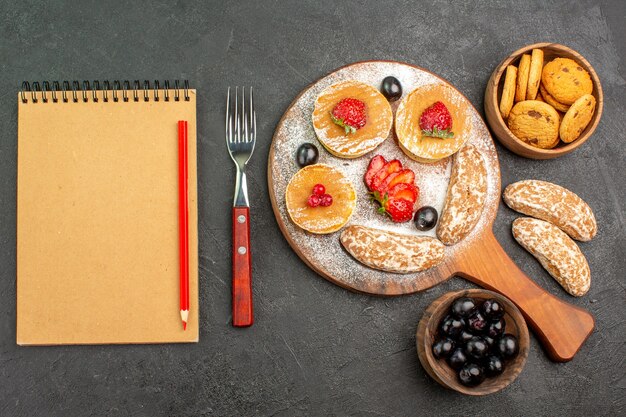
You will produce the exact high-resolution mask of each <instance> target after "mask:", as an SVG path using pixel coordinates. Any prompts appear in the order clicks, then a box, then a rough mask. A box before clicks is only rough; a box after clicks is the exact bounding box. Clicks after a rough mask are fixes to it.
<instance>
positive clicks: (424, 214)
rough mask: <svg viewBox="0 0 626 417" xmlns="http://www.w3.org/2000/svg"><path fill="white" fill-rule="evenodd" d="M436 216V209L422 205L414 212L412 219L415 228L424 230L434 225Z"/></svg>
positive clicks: (437, 216)
mask: <svg viewBox="0 0 626 417" xmlns="http://www.w3.org/2000/svg"><path fill="white" fill-rule="evenodd" d="M438 218H439V215H438V214H437V209H435V208H434V207H431V206H424V207H420V208H419V209H418V210H417V211H416V212H415V217H414V218H413V221H414V222H415V227H417V230H421V231H426V230H430V229H432V228H433V227H435V225H436V224H437V219H438Z"/></svg>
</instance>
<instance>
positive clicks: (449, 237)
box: [437, 145, 487, 245]
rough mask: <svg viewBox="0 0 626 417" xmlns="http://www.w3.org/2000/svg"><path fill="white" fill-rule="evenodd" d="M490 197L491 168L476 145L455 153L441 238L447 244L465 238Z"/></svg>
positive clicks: (441, 224) (438, 229) (442, 218)
mask: <svg viewBox="0 0 626 417" xmlns="http://www.w3.org/2000/svg"><path fill="white" fill-rule="evenodd" d="M486 199H487V168H486V167H485V161H484V159H483V157H482V155H481V154H480V152H478V150H477V149H476V148H475V147H474V146H472V145H465V146H464V147H463V148H461V150H460V151H459V152H458V153H457V154H456V155H455V156H454V161H453V165H452V173H451V174H450V184H449V185H448V194H447V197H446V202H445V204H444V206H443V211H442V212H441V220H439V226H437V237H438V238H439V240H441V241H442V242H443V243H444V244H446V245H454V244H455V243H458V242H460V241H461V240H462V239H464V238H465V237H466V236H467V235H468V234H469V233H470V232H471V231H472V229H473V228H474V226H476V223H478V219H480V215H481V214H482V212H483V207H484V205H485V201H486Z"/></svg>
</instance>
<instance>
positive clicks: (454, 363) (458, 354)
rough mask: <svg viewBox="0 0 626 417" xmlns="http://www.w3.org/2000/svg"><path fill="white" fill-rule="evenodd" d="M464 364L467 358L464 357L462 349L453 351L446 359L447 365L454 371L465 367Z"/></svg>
mask: <svg viewBox="0 0 626 417" xmlns="http://www.w3.org/2000/svg"><path fill="white" fill-rule="evenodd" d="M465 362H467V356H465V352H463V349H462V348H456V349H454V352H452V355H450V357H449V358H448V365H450V367H451V368H452V369H456V370H459V369H461V367H462V366H463V365H465Z"/></svg>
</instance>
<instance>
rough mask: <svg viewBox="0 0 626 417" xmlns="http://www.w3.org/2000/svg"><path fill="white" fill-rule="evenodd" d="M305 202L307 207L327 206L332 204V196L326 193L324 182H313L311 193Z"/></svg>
mask: <svg viewBox="0 0 626 417" xmlns="http://www.w3.org/2000/svg"><path fill="white" fill-rule="evenodd" d="M306 203H307V205H308V206H309V207H317V206H322V207H328V206H330V205H331V204H333V197H332V196H331V195H330V194H326V187H324V184H315V185H314V186H313V191H312V194H311V195H310V196H309V198H308V199H307V201H306Z"/></svg>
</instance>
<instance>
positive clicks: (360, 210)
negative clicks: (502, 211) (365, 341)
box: [268, 61, 500, 292]
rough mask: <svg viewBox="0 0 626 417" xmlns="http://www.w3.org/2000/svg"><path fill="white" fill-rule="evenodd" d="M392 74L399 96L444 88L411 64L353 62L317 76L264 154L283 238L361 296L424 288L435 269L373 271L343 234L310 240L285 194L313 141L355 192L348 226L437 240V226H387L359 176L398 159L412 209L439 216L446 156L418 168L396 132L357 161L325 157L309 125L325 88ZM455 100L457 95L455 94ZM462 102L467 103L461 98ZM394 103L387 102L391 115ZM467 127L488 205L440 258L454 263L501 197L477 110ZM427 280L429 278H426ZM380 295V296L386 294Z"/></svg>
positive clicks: (371, 81) (489, 220) (492, 154)
mask: <svg viewBox="0 0 626 417" xmlns="http://www.w3.org/2000/svg"><path fill="white" fill-rule="evenodd" d="M389 75H393V76H395V77H396V78H398V79H399V80H400V82H401V83H402V86H403V90H404V94H405V95H406V94H408V93H410V92H411V91H412V90H413V89H415V88H416V87H418V86H423V85H427V84H433V83H436V84H441V83H444V81H442V80H441V79H439V78H438V77H436V76H434V75H433V74H430V73H428V72H426V71H423V70H420V69H418V68H416V67H412V66H410V65H406V64H401V63H396V62H384V61H374V62H365V63H357V64H353V65H350V66H347V67H344V68H341V69H339V70H338V71H336V72H334V73H332V74H330V75H328V76H326V77H324V78H322V79H321V80H319V81H318V82H316V83H314V84H313V85H311V86H310V87H308V88H307V89H306V90H305V91H304V92H303V93H302V94H301V95H300V96H299V97H298V98H297V99H296V100H295V101H294V103H292V106H290V108H289V110H287V112H286V113H285V116H284V118H283V119H282V121H281V123H279V125H278V127H277V129H276V132H275V134H274V139H273V143H272V152H270V157H269V162H268V166H269V168H268V169H269V177H270V193H271V194H272V195H271V197H272V199H273V201H274V203H275V214H276V217H277V221H278V223H279V225H280V226H281V229H282V231H283V233H284V234H285V237H286V238H287V240H288V241H289V242H290V244H291V245H292V246H294V247H297V248H298V250H299V252H300V254H301V256H302V257H303V258H304V259H305V260H306V261H307V263H308V264H309V265H311V266H312V267H313V268H314V269H316V270H317V272H319V273H321V274H322V275H325V276H329V277H332V279H333V280H334V281H337V282H339V283H340V284H341V285H344V286H347V287H350V288H352V289H355V290H359V291H368V290H369V289H368V288H369V286H368V285H366V283H367V282H371V281H372V280H377V281H380V282H381V285H383V286H384V285H385V283H389V284H390V286H391V287H398V286H399V287H402V288H403V290H402V292H412V291H416V290H419V289H424V288H425V286H424V285H420V281H422V280H424V279H425V278H426V277H427V276H428V275H429V274H436V271H435V270H436V269H437V268H438V267H436V268H433V269H431V270H428V271H424V272H421V273H416V274H408V275H405V274H394V273H388V272H382V271H376V270H373V269H371V268H368V267H367V266H365V265H362V264H360V263H359V262H357V261H356V260H355V259H354V258H352V257H351V256H350V255H349V254H348V253H347V252H346V251H345V250H344V249H343V247H342V246H341V243H340V241H339V234H340V232H337V233H333V234H329V235H313V234H310V233H307V232H305V231H303V230H301V229H300V228H298V227H297V226H296V225H295V224H293V223H292V222H291V221H290V219H289V216H288V214H287V210H286V206H285V189H286V187H287V184H288V182H289V180H290V178H291V177H292V176H293V175H294V174H295V173H296V172H297V171H298V169H299V167H298V166H297V164H296V162H295V152H296V149H297V148H298V146H300V145H301V144H302V143H305V142H310V143H313V144H315V145H316V146H317V147H318V149H319V151H320V158H319V162H320V163H324V164H328V165H331V166H334V167H337V168H339V169H340V170H341V171H342V172H343V173H344V174H345V175H346V176H347V177H348V178H350V179H351V180H352V184H353V186H354V189H355V191H356V194H357V202H356V209H355V210H354V213H353V215H352V218H351V219H350V220H349V222H348V223H347V225H353V224H354V225H365V226H369V227H373V228H380V229H383V230H389V231H394V232H398V233H405V234H413V235H428V236H433V237H434V236H436V235H435V229H433V230H431V231H428V232H419V231H418V230H417V229H416V228H415V226H414V224H413V222H407V223H402V224H395V223H392V222H391V221H390V220H389V219H388V218H386V217H384V216H381V215H380V214H378V213H377V212H376V207H377V206H376V204H375V203H373V202H370V201H369V197H368V194H367V192H368V190H367V188H366V186H365V183H364V181H363V175H364V174H365V171H366V169H367V165H368V163H369V161H370V159H371V158H372V157H373V156H374V155H376V154H381V155H383V156H384V157H385V158H386V159H387V160H390V159H394V158H397V159H399V160H400V161H401V162H402V164H403V165H405V166H407V167H408V168H411V169H412V170H413V171H414V172H415V183H416V185H417V186H418V187H419V188H420V196H419V200H418V203H417V206H418V207H419V206H425V205H429V206H433V207H435V208H436V209H437V211H438V212H439V213H441V211H442V209H443V205H444V201H445V198H446V192H447V187H448V182H449V178H450V161H451V158H446V159H444V160H442V161H439V162H437V163H434V164H421V163H418V162H415V161H413V160H411V159H410V158H409V157H408V156H406V155H405V154H404V153H403V152H402V150H401V149H400V147H399V146H398V144H397V139H396V137H395V133H394V132H393V129H392V133H391V134H390V136H389V138H388V139H387V140H386V141H385V142H383V144H382V145H381V146H379V147H378V148H376V149H375V150H374V151H373V152H370V153H368V154H367V155H364V156H362V157H360V158H357V159H340V158H337V157H335V156H333V155H331V154H330V153H328V152H327V151H326V150H325V149H324V148H323V147H322V146H321V144H320V143H319V142H318V141H317V138H316V135H315V131H314V130H313V125H312V122H311V114H312V112H313V106H314V102H315V100H316V98H317V96H318V94H319V93H320V92H321V91H322V90H323V89H325V88H326V87H328V86H330V85H332V84H334V83H337V82H340V81H343V80H358V81H361V82H364V83H368V84H370V85H372V86H374V87H376V88H378V87H379V86H380V84H381V82H382V80H383V78H384V77H386V76H389ZM459 97H462V96H461V95H459ZM462 99H463V100H465V98H462ZM398 103H399V102H395V103H392V109H393V111H394V112H395V110H396V108H397V106H398ZM468 109H469V111H470V113H471V116H470V118H469V119H470V126H468V128H469V129H468V130H471V132H472V138H470V140H469V143H472V144H473V145H474V146H475V147H476V148H477V150H478V151H479V152H480V153H481V154H482V156H483V158H484V159H485V163H486V167H487V194H488V195H487V201H486V204H485V210H484V212H483V215H482V217H481V219H480V220H479V221H478V224H477V225H476V227H475V228H474V230H473V231H472V232H471V233H470V234H469V235H468V237H466V238H465V239H464V240H463V241H461V242H460V243H458V244H456V245H454V246H450V247H446V248H445V252H446V253H445V257H444V259H448V261H452V260H453V257H454V256H455V254H457V253H458V252H460V251H462V250H464V249H467V248H468V246H469V245H470V244H471V241H472V240H473V239H474V238H475V237H476V236H477V235H479V234H480V231H482V230H483V229H485V228H487V227H491V223H492V222H493V219H494V218H495V212H496V209H497V205H498V200H499V193H500V181H499V172H498V170H499V167H498V160H497V153H496V150H495V147H494V144H493V141H492V139H491V137H490V135H489V132H488V130H487V128H486V127H485V125H484V122H483V121H482V119H481V118H480V116H479V114H478V113H477V112H476V110H475V109H474V108H473V107H472V106H471V105H470V106H468ZM446 264H447V266H446V270H449V269H450V268H451V262H446ZM426 281H427V280H426ZM383 292H384V291H383Z"/></svg>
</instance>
